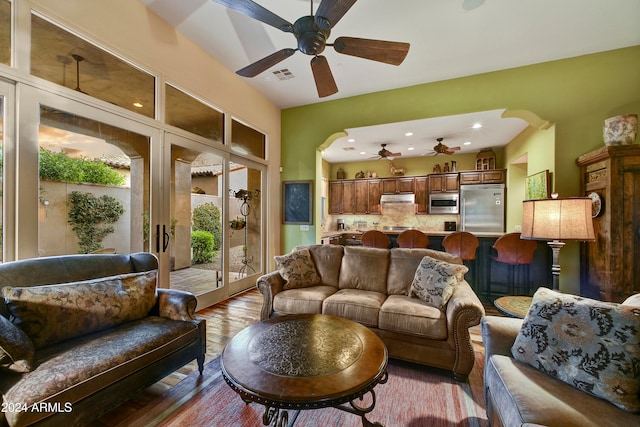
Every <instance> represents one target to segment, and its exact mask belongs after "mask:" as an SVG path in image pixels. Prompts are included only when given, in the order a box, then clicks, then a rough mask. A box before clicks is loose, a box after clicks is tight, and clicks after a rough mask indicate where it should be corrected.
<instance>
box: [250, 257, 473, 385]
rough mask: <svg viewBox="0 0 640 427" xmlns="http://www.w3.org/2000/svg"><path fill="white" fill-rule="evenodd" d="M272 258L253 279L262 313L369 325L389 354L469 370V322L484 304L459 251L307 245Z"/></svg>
mask: <svg viewBox="0 0 640 427" xmlns="http://www.w3.org/2000/svg"><path fill="white" fill-rule="evenodd" d="M276 263H277V264H278V266H279V269H278V270H277V271H273V272H271V273H268V274H266V275H263V276H262V277H260V278H259V279H258V281H257V286H258V289H259V290H260V292H261V293H262V295H263V304H262V312H261V318H262V319H263V320H264V319H267V318H269V317H272V316H280V315H287V314H298V313H318V314H329V315H333V316H338V317H343V318H347V319H349V320H353V321H356V322H358V323H361V324H363V325H365V326H367V327H369V328H370V329H371V330H373V331H374V332H375V333H376V334H377V335H378V336H379V337H380V338H381V339H382V341H383V342H384V343H385V345H386V346H387V349H388V351H389V356H390V357H394V358H397V359H402V360H407V361H410V362H415V363H421V364H424V365H430V366H434V367H437V368H442V369H447V370H450V371H453V374H454V377H455V378H457V379H459V380H464V379H466V377H467V376H468V375H469V373H470V372H471V369H472V368H473V363H474V352H473V347H472V345H471V339H470V336H469V328H470V327H471V326H474V325H477V324H479V323H480V319H481V317H482V316H483V315H484V308H483V306H482V303H481V302H480V300H479V299H478V297H477V295H476V294H475V293H474V292H473V290H472V289H471V287H470V286H469V284H468V283H467V282H466V280H464V277H463V276H464V272H466V270H467V268H466V267H465V266H464V265H462V262H461V260H460V258H458V257H457V256H453V255H450V254H447V253H445V252H440V251H434V250H431V249H400V248H394V249H377V248H368V247H361V246H344V247H343V246H340V245H312V246H307V247H299V248H295V249H294V250H293V251H292V252H291V253H290V254H287V255H284V256H281V257H276ZM436 282H437V283H436ZM430 285H434V286H433V287H431V286H430Z"/></svg>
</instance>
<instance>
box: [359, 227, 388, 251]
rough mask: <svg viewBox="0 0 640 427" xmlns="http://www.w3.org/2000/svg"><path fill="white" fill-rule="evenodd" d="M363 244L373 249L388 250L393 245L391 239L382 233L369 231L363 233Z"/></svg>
mask: <svg viewBox="0 0 640 427" xmlns="http://www.w3.org/2000/svg"><path fill="white" fill-rule="evenodd" d="M362 244H363V245H364V246H369V247H372V248H383V249H386V248H388V247H389V245H390V244H391V239H390V238H389V236H387V235H386V234H384V233H383V232H382V231H378V230H369V231H365V232H364V233H362Z"/></svg>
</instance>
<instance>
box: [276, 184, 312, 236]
mask: <svg viewBox="0 0 640 427" xmlns="http://www.w3.org/2000/svg"><path fill="white" fill-rule="evenodd" d="M282 223H283V224H308V225H311V224H313V181H283V182H282Z"/></svg>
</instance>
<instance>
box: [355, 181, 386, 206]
mask: <svg viewBox="0 0 640 427" xmlns="http://www.w3.org/2000/svg"><path fill="white" fill-rule="evenodd" d="M354 185H355V213H356V214H379V213H380V180H379V179H362V180H356V181H355V184H354Z"/></svg>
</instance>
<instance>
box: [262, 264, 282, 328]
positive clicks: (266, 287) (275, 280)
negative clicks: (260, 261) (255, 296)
mask: <svg viewBox="0 0 640 427" xmlns="http://www.w3.org/2000/svg"><path fill="white" fill-rule="evenodd" d="M256 286H257V288H258V290H259V291H260V293H261V294H262V310H261V311H260V320H266V319H268V318H269V317H271V313H273V297H274V296H276V294H277V293H278V292H280V291H282V287H283V286H284V279H283V278H282V276H280V273H279V272H278V271H272V272H271V273H267V274H264V275H262V276H260V277H258V280H257V281H256Z"/></svg>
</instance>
